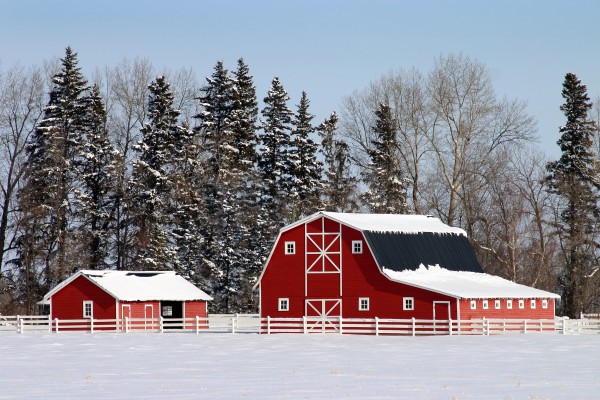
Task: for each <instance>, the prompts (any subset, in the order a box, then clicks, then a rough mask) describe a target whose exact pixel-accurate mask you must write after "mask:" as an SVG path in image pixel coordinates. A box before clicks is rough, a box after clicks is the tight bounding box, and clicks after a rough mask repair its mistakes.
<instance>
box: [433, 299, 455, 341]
mask: <svg viewBox="0 0 600 400" xmlns="http://www.w3.org/2000/svg"><path fill="white" fill-rule="evenodd" d="M451 318H452V314H451V313H450V302H449V301H434V302H433V332H435V334H438V333H441V334H444V335H445V334H448V333H450V319H451Z"/></svg>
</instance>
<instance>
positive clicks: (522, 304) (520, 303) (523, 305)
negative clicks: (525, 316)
mask: <svg viewBox="0 0 600 400" xmlns="http://www.w3.org/2000/svg"><path fill="white" fill-rule="evenodd" d="M524 308H525V300H524V299H519V309H520V310H522V309H524Z"/></svg>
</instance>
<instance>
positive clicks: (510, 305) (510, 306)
mask: <svg viewBox="0 0 600 400" xmlns="http://www.w3.org/2000/svg"><path fill="white" fill-rule="evenodd" d="M506 308H508V309H509V310H512V300H506Z"/></svg>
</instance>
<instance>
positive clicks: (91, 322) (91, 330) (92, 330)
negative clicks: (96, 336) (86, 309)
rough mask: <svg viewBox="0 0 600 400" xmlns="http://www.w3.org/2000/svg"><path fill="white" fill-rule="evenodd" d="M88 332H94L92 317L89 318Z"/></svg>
mask: <svg viewBox="0 0 600 400" xmlns="http://www.w3.org/2000/svg"><path fill="white" fill-rule="evenodd" d="M90 333H94V318H90Z"/></svg>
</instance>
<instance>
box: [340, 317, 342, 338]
mask: <svg viewBox="0 0 600 400" xmlns="http://www.w3.org/2000/svg"><path fill="white" fill-rule="evenodd" d="M341 334H342V316H341V315H340V335H341Z"/></svg>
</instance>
